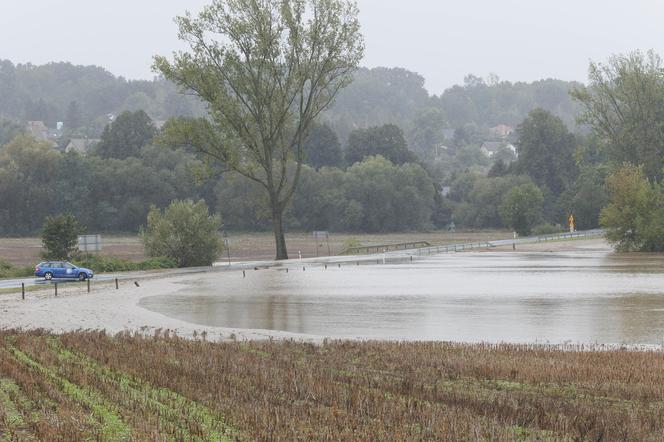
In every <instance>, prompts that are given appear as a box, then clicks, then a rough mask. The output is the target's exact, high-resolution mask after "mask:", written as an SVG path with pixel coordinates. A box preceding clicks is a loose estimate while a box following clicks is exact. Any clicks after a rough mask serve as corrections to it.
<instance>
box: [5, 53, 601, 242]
mask: <svg viewBox="0 0 664 442" xmlns="http://www.w3.org/2000/svg"><path fill="white" fill-rule="evenodd" d="M574 86H575V84H573V83H568V82H563V81H558V80H543V81H539V82H534V83H529V84H526V83H510V82H505V81H499V80H497V79H496V78H490V79H488V80H484V79H481V78H478V77H474V76H468V77H467V78H466V81H465V83H464V85H463V86H455V87H453V88H450V89H448V90H447V91H445V92H444V93H443V94H442V95H440V96H432V95H429V94H428V93H427V91H426V89H425V88H424V79H423V78H422V77H421V76H420V75H418V74H415V73H413V72H409V71H407V70H405V69H400V68H394V69H387V68H375V69H360V70H359V71H358V72H357V73H356V74H355V81H354V82H353V83H352V84H351V85H350V86H349V87H348V88H346V89H345V90H343V92H342V93H341V94H340V96H339V97H338V99H337V100H336V103H335V105H334V106H333V107H332V108H331V109H330V110H328V111H327V112H326V113H325V114H324V115H323V116H322V118H321V119H320V122H319V124H317V125H316V126H315V127H314V128H313V130H312V131H311V133H310V134H309V136H308V139H307V141H306V151H307V161H306V162H307V165H308V167H306V168H305V169H304V171H303V176H302V181H301V183H300V186H299V188H298V189H297V191H296V194H295V196H294V199H293V202H292V204H291V205H290V207H289V208H288V210H287V212H286V214H285V222H286V224H287V226H288V228H290V229H298V230H337V231H341V230H343V231H370V232H378V231H400V230H423V229H431V228H447V227H451V226H452V225H456V226H457V227H472V228H484V227H492V228H495V227H511V228H515V229H516V228H517V227H516V225H515V223H516V222H517V221H518V222H521V223H524V222H525V223H526V224H527V228H525V230H522V231H523V232H526V231H530V229H531V228H532V227H533V226H534V225H535V224H538V223H550V224H559V225H562V224H564V222H565V219H566V217H567V215H568V214H569V213H571V212H574V213H579V215H580V216H579V218H580V222H579V225H580V226H582V227H594V226H596V225H597V223H598V217H599V210H600V209H601V207H602V206H603V205H604V204H605V201H606V195H605V191H604V187H603V180H604V177H605V175H606V171H605V169H603V168H602V167H601V165H602V164H603V161H604V159H603V157H602V154H601V153H599V149H598V148H597V146H596V144H597V143H596V141H595V140H594V139H593V137H592V136H588V135H584V134H574V133H573V130H574V128H575V127H576V126H575V125H574V118H575V114H576V111H577V108H578V105H577V104H575V102H573V101H572V99H571V98H570V94H569V91H570V89H571V88H573V87H574ZM576 86H580V85H576ZM0 96H2V97H3V100H2V101H0V234H4V235H7V234H12V235H17V234H30V233H34V232H36V231H37V230H38V229H39V228H40V226H41V224H42V221H43V219H44V218H45V217H46V216H48V215H53V214H58V213H64V212H69V213H72V214H74V215H76V217H77V218H78V219H79V220H80V221H81V223H82V224H84V225H85V226H87V227H88V229H89V230H90V231H137V230H138V229H139V227H140V226H141V225H144V224H145V219H146V214H147V213H148V211H149V208H150V206H151V205H156V206H157V207H162V208H163V207H166V206H167V205H168V204H169V203H170V202H171V201H172V200H174V199H186V198H190V199H195V200H198V199H203V200H205V201H206V202H207V204H208V206H209V207H210V209H211V210H212V211H213V212H218V213H220V214H221V215H222V218H223V219H224V223H225V225H226V226H227V228H230V229H236V230H264V229H270V228H271V222H270V216H269V213H268V211H267V204H266V202H265V201H263V198H264V196H263V193H262V192H261V190H260V189H259V188H257V187H256V185H254V184H253V183H252V182H250V181H249V180H247V179H244V178H242V177H239V176H235V175H233V174H229V173H224V174H221V175H220V174H217V173H214V172H215V171H214V170H211V169H210V167H211V165H210V164H206V163H204V162H203V161H202V160H201V158H200V157H199V156H198V155H197V154H196V152H194V151H191V150H187V149H184V148H182V147H181V146H177V145H170V144H169V140H168V136H167V134H168V128H169V123H168V122H166V123H165V125H164V128H163V129H158V128H157V125H156V124H155V122H156V120H168V119H169V118H171V117H176V118H183V117H184V118H196V117H201V116H204V115H205V109H204V108H203V106H202V105H201V104H200V103H199V102H198V101H197V100H196V99H195V98H193V97H192V96H188V95H182V94H181V93H180V91H178V90H177V89H176V88H175V86H173V85H172V84H171V83H169V82H168V81H165V80H163V79H158V78H157V79H155V80H152V81H128V80H125V79H123V78H122V77H115V76H113V75H111V74H110V73H108V72H106V71H105V70H103V69H101V68H98V67H83V66H73V65H71V64H69V63H51V64H47V65H44V66H33V65H17V66H14V65H13V64H12V63H10V62H8V61H4V62H0ZM5 97H6V99H5ZM533 109H536V110H533ZM109 113H110V114H113V122H112V123H110V122H109V116H108V114H109ZM32 120H38V121H39V120H41V121H44V122H45V123H46V124H47V125H48V126H54V125H55V123H56V122H58V121H62V122H63V123H64V125H65V130H64V131H63V133H62V134H61V136H60V139H59V140H57V141H58V145H59V146H57V147H53V146H52V143H50V144H49V143H48V142H45V141H41V140H37V139H34V138H31V137H30V136H29V135H28V134H26V133H24V132H25V130H24V124H25V122H26V121H32ZM498 125H502V126H503V127H506V128H508V129H509V131H507V132H506V133H502V134H498V133H496V132H495V131H492V130H490V129H491V128H492V127H494V126H498ZM158 126H161V124H159V125H158ZM75 137H90V138H92V137H99V138H100V139H101V142H99V143H98V144H97V145H96V146H94V147H93V148H92V149H90V151H88V152H87V153H84V154H80V153H75V152H69V153H65V152H64V147H65V146H66V145H67V143H68V140H69V139H70V138H75ZM487 140H492V141H494V142H496V143H497V144H499V145H501V147H500V148H499V149H497V150H495V149H494V150H492V151H491V152H489V151H487V150H486V149H485V148H483V147H482V146H483V144H484V142H485V141H487ZM496 143H494V144H496ZM511 143H513V144H514V145H515V146H516V148H515V149H516V151H517V152H518V154H519V155H518V159H517V157H516V155H515V154H516V153H517V152H515V151H514V150H511V149H514V147H513V146H512V144H511ZM2 146H4V147H2ZM522 212H523V213H522Z"/></svg>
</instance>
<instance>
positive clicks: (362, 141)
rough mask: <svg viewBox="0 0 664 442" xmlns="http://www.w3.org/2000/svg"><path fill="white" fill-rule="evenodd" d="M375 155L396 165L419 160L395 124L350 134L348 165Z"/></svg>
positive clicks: (347, 154)
mask: <svg viewBox="0 0 664 442" xmlns="http://www.w3.org/2000/svg"><path fill="white" fill-rule="evenodd" d="M375 155H381V156H382V157H384V158H386V159H388V160H390V161H391V162H392V163H394V164H404V163H410V162H413V161H415V160H416V158H417V157H416V156H415V154H414V153H413V152H412V151H410V150H409V149H408V146H407V145H406V140H405V139H404V135H403V132H402V130H401V128H399V127H398V126H396V125H394V124H385V125H383V126H375V127H370V128H368V129H356V130H354V131H353V132H351V133H350V136H349V137H348V147H347V148H346V153H345V158H346V164H347V165H349V166H351V165H353V164H355V163H357V162H360V161H362V160H364V159H365V158H367V157H370V156H375Z"/></svg>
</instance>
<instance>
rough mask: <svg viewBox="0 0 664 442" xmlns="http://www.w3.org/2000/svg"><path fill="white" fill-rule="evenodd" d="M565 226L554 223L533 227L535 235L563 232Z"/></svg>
mask: <svg viewBox="0 0 664 442" xmlns="http://www.w3.org/2000/svg"><path fill="white" fill-rule="evenodd" d="M562 232H563V228H562V227H561V226H560V224H557V225H555V226H554V225H553V224H548V223H545V224H539V225H537V226H535V227H533V235H551V234H554V233H562Z"/></svg>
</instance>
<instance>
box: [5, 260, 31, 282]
mask: <svg viewBox="0 0 664 442" xmlns="http://www.w3.org/2000/svg"><path fill="white" fill-rule="evenodd" d="M34 274H35V269H34V267H27V266H25V267H16V266H14V265H12V264H11V263H10V262H8V261H5V260H3V259H0V279H6V278H26V277H30V276H32V275H34Z"/></svg>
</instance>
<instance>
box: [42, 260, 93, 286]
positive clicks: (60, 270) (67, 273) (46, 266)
mask: <svg viewBox="0 0 664 442" xmlns="http://www.w3.org/2000/svg"><path fill="white" fill-rule="evenodd" d="M35 276H39V277H43V278H44V279H46V280H47V281H50V280H51V279H53V278H72V279H78V280H79V281H85V280H86V279H88V278H92V277H93V276H94V273H93V272H92V270H90V269H86V268H83V267H76V266H75V265H74V264H72V263H70V262H67V261H46V262H40V263H39V264H37V266H36V267H35Z"/></svg>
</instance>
